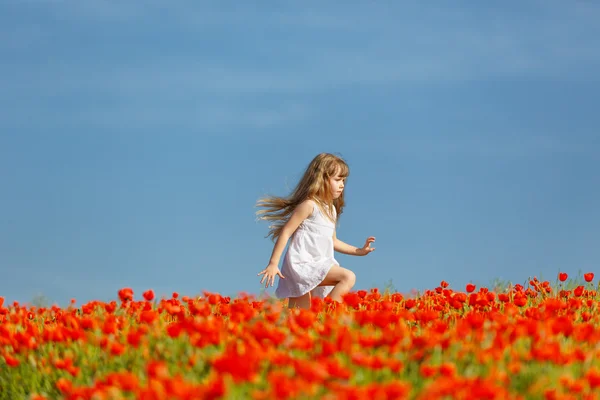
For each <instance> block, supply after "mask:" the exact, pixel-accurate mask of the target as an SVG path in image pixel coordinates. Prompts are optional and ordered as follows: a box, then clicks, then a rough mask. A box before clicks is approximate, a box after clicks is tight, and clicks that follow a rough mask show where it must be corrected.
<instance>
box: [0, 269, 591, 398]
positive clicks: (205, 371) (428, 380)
mask: <svg viewBox="0 0 600 400" xmlns="http://www.w3.org/2000/svg"><path fill="white" fill-rule="evenodd" d="M598 301H599V296H598V286H596V284H595V282H594V275H593V273H587V274H584V275H583V280H581V282H574V281H572V280H569V278H568V276H567V274H566V273H560V274H559V276H558V278H557V279H556V281H555V282H553V283H550V282H548V281H540V280H538V279H537V278H531V279H528V282H525V283H524V284H517V285H508V286H507V287H505V288H502V289H487V288H485V287H476V286H475V285H473V284H467V285H466V287H461V288H452V286H451V285H449V284H448V283H447V282H445V281H442V282H440V284H439V286H437V287H435V288H433V289H431V290H427V291H425V292H424V293H419V294H415V295H410V296H409V295H403V294H401V293H394V292H391V291H384V292H382V291H380V290H378V289H376V288H373V289H371V290H369V291H363V290H361V291H355V292H351V293H350V294H348V295H346V296H345V298H344V301H343V302H342V303H337V302H332V301H330V300H328V299H326V300H322V299H313V302H312V308H311V309H310V310H302V309H294V310H290V309H288V308H287V306H286V304H285V302H282V301H279V300H274V299H270V298H258V297H253V296H248V295H239V296H238V297H236V298H230V297H226V296H222V295H219V294H217V293H203V294H202V295H199V296H194V297H187V296H180V295H179V294H177V293H173V294H172V296H170V297H169V298H162V299H157V298H155V294H154V292H153V291H152V290H148V291H146V292H144V293H142V294H141V295H138V296H135V295H134V293H133V291H132V290H131V289H129V288H123V289H121V290H120V291H119V292H118V294H117V297H115V300H113V301H110V302H96V301H94V302H89V303H86V304H83V305H77V302H76V301H75V300H74V299H73V300H72V301H71V305H70V306H68V307H66V308H59V307H57V306H53V307H48V308H36V307H33V306H25V305H20V304H18V303H16V302H13V303H12V304H5V299H3V298H2V297H0V399H11V400H14V399H32V400H34V399H35V400H41V399H57V398H60V399H63V398H64V399H98V400H100V399H134V398H135V399H157V400H158V399H221V398H223V399H314V398H320V399H365V398H366V399H403V398H406V399H445V398H456V399H463V398H464V399H467V398H468V399H597V398H600V396H599V392H600V357H598V356H600V345H599V343H600V341H599V339H600V319H599V318H598V313H597V310H598V304H599V303H598Z"/></svg>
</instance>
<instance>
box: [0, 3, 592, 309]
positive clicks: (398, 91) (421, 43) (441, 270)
mask: <svg viewBox="0 0 600 400" xmlns="http://www.w3.org/2000/svg"><path fill="white" fill-rule="evenodd" d="M143 3H144V5H143V6H142V5H141V2H139V1H103V2H101V1H92V0H90V1H66V0H65V1H46V0H44V1H42V0H37V1H36V0H30V1H25V0H23V1H17V0H14V1H11V0H9V1H3V2H2V3H1V4H0V59H1V60H2V61H1V62H0V183H1V195H0V277H1V278H0V296H5V297H6V298H7V300H8V301H13V300H18V301H29V300H31V299H32V298H33V297H34V296H36V295H37V294H43V295H45V296H47V297H48V298H49V299H50V300H52V301H56V302H58V303H59V304H65V303H66V302H67V301H68V299H70V298H71V297H75V298H77V299H78V300H79V301H80V302H83V301H88V300H91V299H101V300H107V299H113V298H116V296H117V290H118V289H119V288H121V287H125V286H130V287H132V288H133V289H134V291H135V292H136V293H137V294H138V295H141V292H142V291H143V290H145V289H148V288H152V289H154V290H155V291H156V293H157V294H158V295H159V296H160V295H169V294H170V293H171V292H172V291H178V292H180V293H181V294H188V295H193V294H198V293H201V291H202V290H209V291H213V292H221V293H223V294H229V295H235V294H236V293H238V292H240V291H246V292H251V293H256V292H258V291H259V290H260V286H259V283H258V282H259V278H258V277H257V276H256V274H257V273H258V271H260V270H261V269H262V268H264V267H265V265H266V263H267V262H268V259H269V256H270V253H271V250H272V246H273V244H272V243H271V242H270V240H268V239H265V238H264V236H265V235H266V233H267V224H266V223H257V222H256V220H255V216H254V212H255V208H254V204H255V201H256V199H257V198H258V197H260V196H262V195H263V194H266V193H271V194H278V195H284V194H286V193H287V191H288V189H289V188H291V187H293V186H294V184H295V182H296V180H297V179H298V177H299V175H300V174H301V173H302V171H303V169H304V168H305V166H306V165H307V163H308V162H309V161H310V159H311V158H312V157H314V156H315V155H316V154H317V153H319V152H323V151H326V152H336V153H339V154H341V155H342V156H344V157H345V158H346V159H347V160H348V162H349V164H350V167H351V177H350V179H349V181H348V183H347V186H346V190H347V194H346V196H347V208H346V210H345V213H344V215H343V216H342V218H341V221H340V224H339V228H338V237H340V238H341V239H342V240H344V241H347V242H349V243H351V244H354V245H359V244H361V243H362V242H363V241H364V239H365V238H366V237H367V236H369V235H374V236H376V237H377V242H376V247H377V251H376V252H375V253H373V254H371V255H369V256H368V257H365V258H358V257H354V258H353V257H350V256H344V255H339V258H338V260H339V261H340V263H341V264H342V265H343V266H345V267H347V268H350V269H352V270H354V271H355V272H356V274H357V276H358V283H357V286H356V288H359V289H360V288H370V287H372V286H379V287H383V286H384V285H385V284H386V283H387V282H388V281H389V280H390V279H391V280H392V283H393V285H394V286H395V287H396V288H397V289H398V290H399V291H401V292H409V291H410V290H411V289H419V290H422V289H425V288H433V287H435V286H436V285H437V284H438V283H439V282H440V281H441V280H442V279H445V280H447V281H449V282H450V283H451V284H452V285H453V286H454V287H457V288H460V289H462V288H464V284H465V283H467V282H468V281H474V282H477V283H484V284H488V283H489V282H490V281H492V280H493V279H495V278H499V279H503V280H511V281H513V282H521V283H522V282H523V281H524V280H525V279H526V278H527V277H528V276H533V275H538V276H539V274H540V273H541V274H543V276H545V277H546V278H551V279H552V280H554V279H555V277H556V274H557V272H558V271H559V269H560V270H563V271H567V272H569V273H571V274H577V272H578V271H579V270H582V271H583V272H587V271H594V272H596V273H598V275H600V245H599V244H598V243H599V239H600V211H599V205H600V178H599V176H600V175H599V170H600V129H599V127H600V113H599V112H598V104H599V103H600V51H599V49H600V24H598V21H600V5H598V4H597V3H596V2H592V1H575V0H574V1H567V2H565V1H546V0H544V1H509V2H501V3H498V2H494V3H493V4H491V3H490V4H489V5H488V4H487V3H486V4H485V5H484V4H483V3H481V2H472V1H469V2H467V1H465V2H453V4H454V6H453V7H450V6H449V5H448V4H449V3H448V2H445V1H438V2H427V4H425V3H424V2H420V1H380V2H379V1H378V2H372V1H371V2H367V1H363V2H359V1H356V2H327V4H324V3H323V2H295V1H284V2H280V1H277V2H275V1H272V2H262V3H261V5H260V8H258V7H259V6H256V5H250V3H248V2H195V1H189V2H184V1H182V2H163V1H144V2H143ZM270 293H273V289H270Z"/></svg>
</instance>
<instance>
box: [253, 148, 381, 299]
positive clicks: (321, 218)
mask: <svg viewBox="0 0 600 400" xmlns="http://www.w3.org/2000/svg"><path fill="white" fill-rule="evenodd" d="M348 173H349V168H348V165H347V164H346V162H345V161H344V160H343V159H342V158H340V157H337V156H335V155H333V154H328V153H322V154H319V155H318V156H316V157H315V158H314V159H313V160H312V161H311V163H310V165H309V166H308V168H307V169H306V171H305V172H304V175H303V176H302V179H301V180H300V182H299V183H298V185H297V186H296V188H295V189H294V191H293V192H292V194H291V195H290V196H289V197H288V198H281V197H267V198H264V199H260V200H259V201H258V203H257V206H259V207H264V208H266V209H265V210H259V211H258V212H257V214H258V215H259V216H260V219H264V220H268V221H275V223H274V224H273V225H271V226H270V227H269V235H267V237H268V236H271V237H272V240H273V241H276V242H275V247H274V248H273V253H272V254H271V259H270V261H269V265H267V267H266V268H265V269H264V270H262V271H261V272H259V273H258V275H263V277H262V279H261V280H260V283H261V284H262V283H263V282H265V288H266V287H269V285H271V286H273V283H274V282H275V276H276V275H277V276H279V278H280V279H279V282H278V285H277V289H276V291H275V295H276V296H277V297H278V298H286V297H287V298H288V299H289V307H290V308H291V307H301V308H310V305H311V296H317V297H325V296H327V295H329V296H330V298H331V299H332V300H335V301H342V297H343V296H344V295H345V294H346V293H348V292H349V291H350V290H351V289H352V287H353V286H354V283H355V281H356V275H355V274H354V272H352V271H350V270H348V269H345V268H342V267H341V266H340V265H339V263H338V262H337V261H336V260H335V258H334V250H335V251H338V252H340V253H344V254H350V255H355V256H365V255H367V254H369V253H371V252H372V251H373V250H375V248H374V247H371V243H373V242H374V241H375V238H374V237H369V238H367V240H366V241H365V245H364V246H363V247H360V248H358V247H354V246H351V245H349V244H346V243H344V242H342V241H341V240H339V239H338V238H337V237H336V234H335V225H336V222H337V218H338V216H339V215H341V214H342V210H343V208H344V185H345V183H346V178H347V177H348ZM290 237H291V238H292V240H291V243H290V245H289V247H288V250H287V252H286V254H285V257H284V259H283V266H282V268H281V271H280V270H279V268H278V265H279V260H280V257H281V254H282V253H283V250H284V248H285V246H286V244H287V242H288V240H289V239H290Z"/></svg>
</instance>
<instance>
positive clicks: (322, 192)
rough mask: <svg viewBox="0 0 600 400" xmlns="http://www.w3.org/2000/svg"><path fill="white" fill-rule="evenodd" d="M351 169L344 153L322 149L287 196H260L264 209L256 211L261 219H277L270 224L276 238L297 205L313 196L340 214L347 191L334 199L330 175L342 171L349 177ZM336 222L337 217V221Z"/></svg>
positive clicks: (338, 173)
mask: <svg viewBox="0 0 600 400" xmlns="http://www.w3.org/2000/svg"><path fill="white" fill-rule="evenodd" d="M349 173H350V169H349V168H348V164H346V161H344V160H343V159H342V158H341V157H338V156H336V155H333V154H329V153H321V154H319V155H317V156H316V157H315V158H313V160H312V161H311V162H310V164H309V165H308V167H307V168H306V170H305V171H304V175H303V176H302V179H300V182H298V184H297V185H296V188H295V189H294V190H293V192H292V193H291V194H290V195H289V196H288V197H276V196H267V197H265V198H262V199H259V200H258V202H257V203H256V206H257V207H262V208H264V210H259V211H257V212H256V214H257V215H258V216H259V219H262V220H266V221H272V222H274V223H273V224H272V225H271V226H269V234H268V235H267V236H266V237H269V236H271V238H272V240H273V241H275V240H276V239H277V238H278V237H279V235H281V230H282V229H283V226H284V225H285V224H286V222H287V221H288V220H289V218H290V216H291V215H292V213H293V212H294V210H295V209H296V207H297V206H298V205H299V204H300V203H302V202H303V201H305V200H307V199H311V200H314V201H315V202H316V203H317V205H318V206H319V207H321V208H324V207H323V206H327V209H329V208H330V206H332V205H333V207H335V211H336V214H337V215H338V217H339V216H340V215H341V214H342V212H343V209H344V192H342V194H341V195H340V196H339V197H338V198H337V199H334V198H333V197H332V195H331V188H330V185H329V179H330V178H331V177H333V176H336V175H339V176H341V177H344V178H345V177H348V175H349ZM324 211H325V214H326V215H327V216H328V217H329V218H330V219H331V220H332V221H333V216H332V213H331V212H327V210H324ZM334 222H335V221H334Z"/></svg>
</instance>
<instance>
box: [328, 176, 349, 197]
mask: <svg viewBox="0 0 600 400" xmlns="http://www.w3.org/2000/svg"><path fill="white" fill-rule="evenodd" d="M345 183H346V178H345V177H341V176H340V175H339V172H338V173H336V174H335V175H334V176H332V177H331V178H329V187H330V188H331V197H333V198H334V199H337V198H338V197H340V196H341V195H342V192H343V191H344V184H345Z"/></svg>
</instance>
